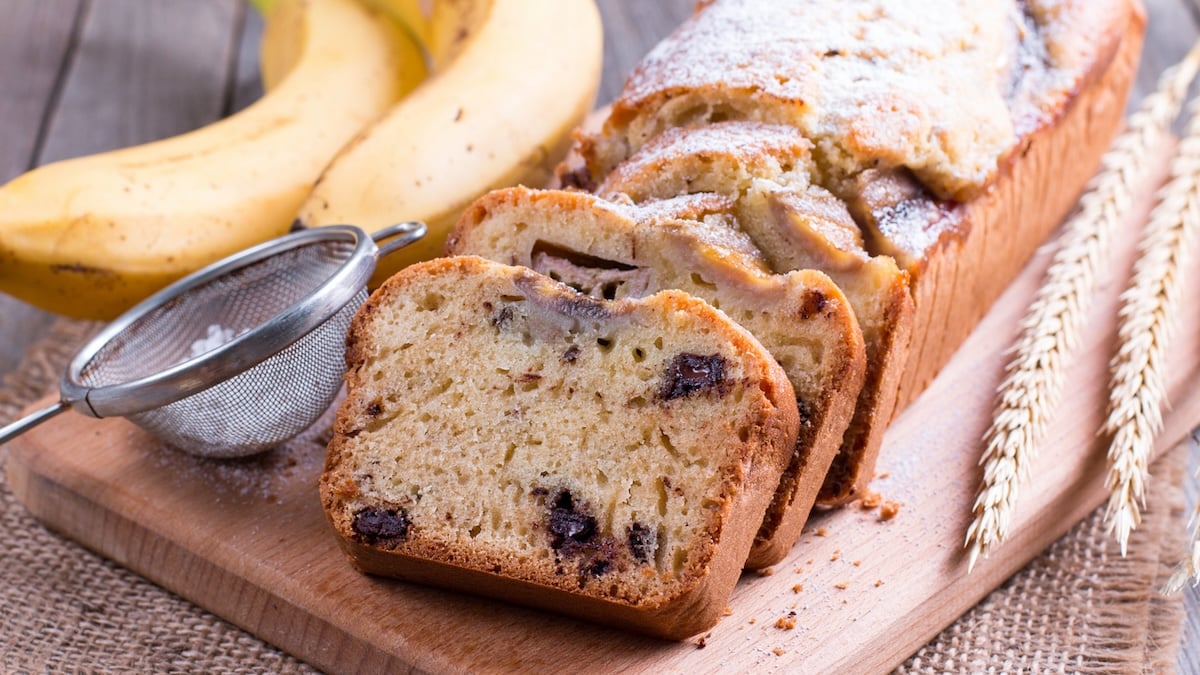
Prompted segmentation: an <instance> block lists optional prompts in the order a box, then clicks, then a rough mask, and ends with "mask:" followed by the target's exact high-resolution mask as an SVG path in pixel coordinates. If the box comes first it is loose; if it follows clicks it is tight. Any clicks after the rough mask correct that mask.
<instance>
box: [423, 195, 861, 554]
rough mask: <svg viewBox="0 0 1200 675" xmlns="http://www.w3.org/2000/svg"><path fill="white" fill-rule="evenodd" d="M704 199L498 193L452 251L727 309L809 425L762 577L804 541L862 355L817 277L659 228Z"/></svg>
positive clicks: (851, 402) (723, 231)
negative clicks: (771, 360) (680, 294)
mask: <svg viewBox="0 0 1200 675" xmlns="http://www.w3.org/2000/svg"><path fill="white" fill-rule="evenodd" d="M698 196H699V195H692V196H684V197H679V198H673V199H665V200H658V201H655V200H649V201H643V202H642V203H643V204H653V205H655V206H654V208H653V209H650V210H647V209H644V208H641V207H639V206H631V205H628V204H614V203H611V202H607V201H604V200H602V199H600V198H599V197H597V196H595V195H591V194H586V193H581V192H564V191H559V190H530V189H527V188H521V187H517V188H509V189H506V190H498V191H493V192H492V193H490V194H488V195H485V196H484V197H482V198H480V199H479V200H478V201H477V202H476V203H475V205H474V207H473V208H471V209H469V210H468V211H467V212H466V214H465V215H464V216H463V217H462V218H461V219H460V220H459V223H458V226H457V227H456V228H455V231H454V233H453V234H452V236H451V237H450V240H449V242H450V243H449V245H448V247H447V249H446V252H447V254H449V255H459V254H473V255H482V256H484V257H488V258H492V259H495V260H500V261H501V262H506V263H510V264H514V265H523V266H526V267H531V268H534V269H537V270H539V271H542V272H544V273H549V274H554V275H558V278H561V279H563V280H564V281H566V282H567V283H569V284H571V285H572V286H574V287H576V288H577V289H578V290H582V291H584V292H593V293H596V294H602V293H604V292H605V291H606V290H607V291H608V292H610V293H611V294H613V295H615V297H628V296H630V295H634V296H636V295H644V294H649V293H653V292H655V291H658V290H661V289H664V288H677V289H681V290H684V291H686V292H688V293H690V294H692V295H695V296H697V297H700V298H702V299H704V300H706V301H708V302H710V303H712V304H713V305H715V306H718V307H720V309H722V310H723V311H724V312H725V313H727V314H728V315H729V316H730V317H731V318H733V319H734V320H736V321H738V322H739V323H741V324H742V326H743V327H745V328H747V329H748V330H750V331H751V332H752V333H753V334H754V335H755V336H756V337H757V338H758V339H759V340H760V341H761V342H762V343H763V345H764V346H765V347H766V348H767V349H768V350H769V351H771V353H772V354H773V355H774V356H775V358H776V359H778V360H780V361H781V362H783V363H784V365H785V370H786V371H787V373H788V376H789V378H790V379H791V381H792V385H793V388H794V389H795V391H796V397H797V402H798V406H799V408H800V410H801V418H802V422H803V423H802V424H801V433H800V436H799V438H798V441H797V445H796V450H795V453H794V454H793V457H792V461H791V463H790V464H789V467H788V469H787V471H786V472H785V474H784V479H783V480H782V481H781V483H780V485H779V489H778V490H777V491H776V496H775V499H774V501H773V503H772V506H771V508H770V509H768V512H767V515H766V517H765V519H764V521H763V525H762V527H761V528H760V530H759V534H758V537H757V540H756V542H755V547H754V549H753V551H752V552H751V555H750V558H749V559H748V561H747V563H746V566H747V567H750V568H759V567H765V566H768V565H772V564H774V563H776V562H778V561H779V560H780V559H782V557H783V556H784V555H785V554H786V553H787V551H788V550H790V549H791V546H792V544H794V543H795V541H796V540H797V539H798V538H799V536H800V531H801V529H802V528H803V526H804V523H805V522H806V520H807V517H808V513H809V511H810V510H811V508H812V506H813V503H814V501H815V499H816V496H817V492H818V491H819V489H820V486H821V483H822V480H823V478H824V476H825V473H826V471H827V470H828V469H829V466H830V464H831V462H832V461H833V458H834V455H835V454H837V452H838V448H839V447H840V446H841V437H842V434H843V432H844V431H845V429H846V427H847V425H848V424H849V423H850V418H851V415H852V414H853V410H854V407H855V400H856V399H857V396H858V393H859V391H860V389H861V387H862V381H863V378H864V377H865V372H866V352H865V349H864V346H863V338H862V333H861V331H860V329H859V326H858V322H857V321H856V320H855V318H854V312H853V310H852V309H851V307H850V304H849V302H848V301H847V300H846V297H845V296H844V295H843V294H842V292H841V290H839V289H838V287H837V286H836V285H834V283H833V281H832V280H830V278H829V277H827V276H826V275H825V274H823V273H822V272H819V271H816V270H796V271H791V272H790V273H787V274H774V273H771V272H770V271H769V270H768V269H767V267H766V261H765V260H764V259H763V256H762V253H761V252H759V251H758V250H757V249H755V248H754V247H753V244H752V242H751V241H750V238H749V237H748V236H746V234H745V233H744V232H741V231H740V230H736V229H731V228H732V225H731V224H726V223H724V222H718V223H716V224H711V223H705V222H699V221H694V220H687V219H679V218H665V219H664V218H660V217H657V216H660V215H661V214H663V213H676V212H679V209H678V208H672V207H670V205H671V204H673V203H676V202H684V203H686V202H687V201H690V200H694V199H695V198H696V197H698ZM718 203H720V202H718ZM725 203H726V206H727V208H728V206H729V205H728V200H725ZM618 267H620V268H623V269H616V268H618Z"/></svg>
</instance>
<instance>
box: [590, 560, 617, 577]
mask: <svg viewBox="0 0 1200 675" xmlns="http://www.w3.org/2000/svg"><path fill="white" fill-rule="evenodd" d="M611 567H612V561H611V560H608V559H605V558H596V559H595V560H593V561H592V562H591V563H589V564H588V566H587V568H586V569H585V570H584V572H585V573H587V574H590V575H592V576H593V577H599V576H601V575H603V574H604V573H605V572H607V571H608V570H609V569H610V568H611Z"/></svg>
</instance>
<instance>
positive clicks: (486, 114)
mask: <svg viewBox="0 0 1200 675" xmlns="http://www.w3.org/2000/svg"><path fill="white" fill-rule="evenodd" d="M427 31H428V33H427V34H428V35H429V43H428V47H429V53H430V57H431V60H432V61H433V64H434V70H433V74H432V76H431V77H430V79H429V80H427V81H426V82H425V83H424V84H422V85H421V86H420V87H418V88H417V89H416V90H415V91H414V92H413V93H412V94H410V95H409V96H408V97H406V98H405V99H404V100H403V101H401V102H399V103H398V104H397V105H396V106H394V107H393V108H392V110H390V111H389V112H388V113H387V114H386V115H385V116H384V117H383V118H382V119H380V120H379V121H378V122H376V123H375V124H373V125H371V126H370V127H368V128H367V129H365V130H364V131H363V132H362V133H361V134H359V136H358V137H357V138H355V139H354V141H352V142H351V143H350V144H349V145H348V146H347V147H346V148H345V149H344V150H343V151H342V152H341V153H339V154H338V156H337V157H336V158H335V159H334V160H333V162H332V163H331V164H330V166H329V168H327V169H326V171H325V172H324V173H323V174H322V176H321V179H320V180H319V181H318V183H317V185H316V186H314V188H313V191H312V193H311V194H310V195H309V197H308V200H307V201H306V202H305V203H304V205H303V207H302V208H301V210H300V216H299V222H300V223H301V224H303V225H305V226H314V227H315V226H320V225H326V224H331V223H353V224H355V225H358V226H360V227H363V228H366V229H367V230H368V231H371V230H375V229H378V228H380V227H382V226H384V225H387V224H389V223H393V222H396V221H397V220H423V221H425V223H426V224H427V225H428V226H429V234H428V235H427V236H426V237H425V238H424V239H423V240H422V241H420V242H418V243H417V244H415V245H413V246H410V247H408V248H405V249H403V250H401V251H398V252H397V253H394V254H392V255H390V256H387V257H386V258H384V259H383V260H381V261H380V265H379V271H378V272H377V274H376V279H377V280H378V279H381V278H383V277H384V276H386V275H389V274H391V273H393V272H395V271H396V270H397V269H399V268H400V267H402V266H404V265H407V264H409V263H412V262H416V261H418V260H423V259H427V258H431V257H435V256H438V255H441V252H442V246H443V244H444V242H445V238H446V234H447V233H448V231H449V229H450V228H451V227H452V226H453V224H454V222H455V220H456V219H457V218H458V216H459V214H460V213H461V211H462V210H463V209H464V208H465V207H466V206H467V205H468V204H469V203H470V202H472V201H473V200H474V199H475V198H476V197H478V196H479V195H480V194H482V193H484V192H486V191H488V190H490V189H492V188H496V187H501V186H506V185H513V184H517V183H524V184H526V185H534V186H541V185H544V184H545V183H546V182H547V181H548V180H549V178H550V176H551V174H552V170H553V166H554V164H555V163H557V161H558V160H559V159H560V158H561V157H562V156H563V155H564V154H565V152H566V150H567V149H568V146H569V144H570V132H571V130H572V129H574V128H575V127H576V126H577V125H578V124H579V123H580V122H581V121H582V120H583V118H584V116H585V115H586V114H587V113H588V112H589V111H590V110H591V108H592V105H593V103H594V101H595V96H596V90H597V88H598V86H599V81H600V66H601V52H602V43H601V37H602V36H601V26H600V17H599V13H598V12H597V10H596V7H595V5H594V4H593V2H592V0H438V1H437V2H435V4H434V5H433V8H432V16H431V17H430V20H429V25H428V27H427Z"/></svg>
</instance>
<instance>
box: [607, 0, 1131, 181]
mask: <svg viewBox="0 0 1200 675" xmlns="http://www.w3.org/2000/svg"><path fill="white" fill-rule="evenodd" d="M1121 1H1123V0H1121ZM1093 4H1099V5H1104V7H1103V8H1100V7H1098V8H1096V11H1095V13H1096V14H1097V15H1099V18H1095V19H1092V18H1088V16H1089V14H1088V12H1090V11H1092V5H1093ZM1084 5H1087V8H1086V9H1087V11H1085V10H1084ZM1114 5H1115V6H1119V2H1118V0H1103V1H1102V2H1100V3H1084V2H1083V1H1082V0H1028V1H1027V2H1018V1H1017V0H922V1H920V2H914V1H912V0H855V1H850V0H843V1H838V2H830V1H828V0H713V1H711V2H708V3H706V4H702V5H701V7H700V8H699V10H698V11H697V13H696V14H695V15H694V16H693V17H692V18H691V19H690V20H689V21H687V22H685V24H684V25H683V26H681V27H680V29H679V30H677V31H676V32H675V33H674V34H673V35H672V36H670V37H669V38H667V39H666V40H664V41H663V42H661V43H660V44H659V45H658V46H657V47H656V48H655V49H654V50H652V51H651V53H650V54H649V55H648V56H647V57H646V58H645V59H644V60H643V62H642V63H641V64H640V66H639V67H638V68H637V70H635V71H634V73H633V74H632V75H631V76H630V78H629V81H628V82H627V84H626V88H625V91H624V92H623V94H622V96H621V97H620V99H619V100H618V101H617V102H616V104H615V106H614V109H613V113H612V116H611V118H610V120H609V123H608V125H607V126H606V129H605V132H604V135H606V136H610V137H613V136H620V137H622V139H621V141H620V142H618V143H617V144H616V145H617V146H623V147H616V148H614V147H612V142H611V140H610V141H603V140H602V141H600V146H601V147H600V152H601V153H602V154H607V155H608V158H607V159H608V160H609V161H610V162H612V163H615V162H614V161H613V160H615V161H620V159H623V157H620V156H619V155H621V154H624V155H625V156H627V155H628V154H629V153H632V152H634V151H636V150H637V149H639V148H640V147H641V145H642V144H644V143H645V142H646V141H648V140H649V139H650V138H651V137H653V136H654V135H656V134H657V133H659V132H660V131H662V129H664V128H667V127H670V126H695V125H698V124H708V123H712V122H716V121H720V120H721V119H748V120H753V121H758V122H766V123H776V124H786V125H789V126H793V127H795V128H797V129H798V130H799V132H800V133H801V134H802V135H803V136H804V137H806V138H808V139H810V140H811V141H812V143H813V145H814V155H815V157H816V159H817V160H818V163H819V164H820V165H821V169H823V170H825V171H828V172H830V173H831V174H832V175H833V177H835V178H836V177H839V176H840V177H845V176H852V175H854V174H856V173H858V172H860V171H862V170H864V169H867V168H873V167H881V166H882V167H892V166H904V167H907V168H909V169H910V170H911V171H912V172H913V173H914V174H915V175H916V176H917V177H918V178H919V179H920V180H921V182H922V183H924V184H925V185H926V186H927V187H929V188H930V189H931V190H932V191H933V192H934V193H935V194H937V195H938V196H939V197H942V198H948V199H965V198H969V197H970V196H973V195H974V194H975V193H977V192H978V191H979V190H980V189H981V188H982V187H984V186H985V185H986V184H987V183H988V182H989V180H990V179H991V178H992V176H993V174H994V173H995V171H996V168H997V166H998V162H999V161H1000V160H1001V158H1003V157H1004V156H1005V155H1006V153H1007V152H1008V151H1009V150H1011V149H1012V148H1013V147H1014V146H1015V143H1016V140H1017V137H1018V133H1019V132H1020V131H1023V129H1022V130H1018V129H1016V128H1015V127H1014V117H1013V115H1012V111H1011V110H1010V105H1011V104H1012V103H1014V102H1015V100H1016V99H1017V98H1020V99H1021V100H1024V101H1027V102H1028V105H1029V106H1031V107H1032V110H1031V111H1030V112H1033V111H1036V110H1038V109H1041V108H1043V106H1042V105H1040V103H1041V102H1042V101H1044V100H1046V99H1047V98H1049V99H1059V98H1061V97H1062V96H1065V95H1066V94H1065V93H1063V92H1066V93H1069V90H1070V89H1071V87H1072V86H1073V84H1074V82H1075V79H1076V78H1077V76H1078V75H1077V73H1079V72H1082V71H1083V70H1084V69H1085V68H1086V65H1087V64H1088V63H1090V61H1091V59H1092V56H1093V55H1092V54H1090V52H1089V51H1088V50H1089V49H1094V47H1090V46H1089V44H1088V43H1087V42H1086V41H1085V40H1083V39H1081V38H1080V37H1078V36H1079V35H1087V33H1081V32H1079V31H1081V30H1084V29H1086V28H1087V26H1091V25H1092V24H1094V23H1098V24H1099V25H1104V24H1103V23H1102V22H1103V21H1104V20H1105V18H1106V17H1105V16H1104V15H1105V13H1106V12H1110V11H1111V9H1112V6H1114ZM1043 24H1045V27H1044V26H1043ZM1068 35H1069V36H1074V37H1071V38H1069V39H1068V38H1066V37H1065V36H1068ZM1043 39H1049V40H1051V41H1052V42H1053V44H1049V45H1041V44H1040V41H1041V40H1043ZM1059 71H1062V72H1061V73H1059ZM1035 73H1036V75H1037V77H1036V78H1032V77H1028V78H1027V77H1026V76H1027V75H1032V74H1035ZM1014 82H1017V83H1018V84H1016V85H1015V86H1014ZM1018 94H1019V96H1018ZM1044 107H1045V109H1050V106H1048V105H1047V106H1044ZM1034 117H1036V115H1034ZM606 143H607V144H608V145H607V146H606Z"/></svg>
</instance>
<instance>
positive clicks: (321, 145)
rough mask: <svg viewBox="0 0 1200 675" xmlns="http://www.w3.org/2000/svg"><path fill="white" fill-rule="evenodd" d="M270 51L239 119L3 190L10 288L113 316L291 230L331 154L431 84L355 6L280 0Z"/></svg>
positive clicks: (388, 25)
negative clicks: (268, 80) (264, 83)
mask: <svg viewBox="0 0 1200 675" xmlns="http://www.w3.org/2000/svg"><path fill="white" fill-rule="evenodd" d="M263 53H264V57H265V59H264V60H271V61H272V63H273V64H274V65H273V67H275V68H276V69H277V70H276V74H277V80H278V81H277V82H274V83H273V84H274V86H273V88H272V89H271V90H270V91H269V92H268V93H267V94H266V95H264V97H263V98H262V99H261V100H259V101H257V102H256V103H254V104H253V105H251V106H250V107H248V108H246V109H245V110H243V111H241V112H240V113H237V114H235V115H233V116H230V117H228V118H226V119H224V120H221V121H218V122H215V123H213V124H211V125H209V126H206V127H204V128H201V129H198V130H196V131H193V132H190V133H187V134H183V135H181V136H177V137H174V138H170V139H166V140H162V141H157V142H154V143H149V144H146V145H141V146H137V147H132V148H126V149H121V150H115V151H112V152H107V153H101V154H98V155H92V156H89V157H81V158H77V159H72V160H66V161H62V162H57V163H54V164H48V165H45V166H43V167H40V168H38V169H35V170H33V171H30V172H29V173H27V174H25V175H23V176H20V177H18V178H16V179H14V180H13V181H11V182H9V183H8V184H6V185H4V186H2V187H0V291H3V292H6V293H10V294H12V295H15V296H17V297H19V298H22V299H24V300H26V301H27V302H31V303H33V304H35V305H38V306H40V307H42V308H44V309H48V310H51V311H54V312H58V313H62V314H68V315H72V316H78V317H84V318H97V319H107V318H112V317H113V316H115V315H117V314H119V313H120V312H122V311H124V310H125V309H127V308H128V307H129V306H131V305H132V304H134V303H135V302H137V301H139V300H141V299H142V298H144V297H146V296H147V295H149V294H150V293H152V292H153V291H155V290H157V289H158V288H161V287H162V286H163V285H165V284H167V283H169V282H170V281H172V280H174V279H176V278H178V277H180V276H183V275H184V274H187V273H188V272H191V271H193V270H195V269H197V268H199V267H201V266H203V265H205V264H207V263H209V262H212V261H213V260H216V259H219V258H221V257H223V256H225V255H228V254H230V253H233V252H235V251H238V250H241V249H243V248H246V247H247V246H250V245H252V244H255V243H257V242H259V241H262V240H264V239H268V238H270V237H273V236H276V235H279V234H283V233H284V232H286V231H287V230H288V228H289V226H291V224H292V222H293V220H294V218H295V215H296V213H297V211H298V210H299V208H300V205H301V204H302V203H303V201H304V199H305V197H306V195H307V193H308V191H309V189H310V187H311V185H312V183H313V181H314V180H316V178H317V176H319V175H320V173H321V171H322V169H323V168H324V167H325V165H326V164H327V163H328V162H329V160H330V158H331V157H333V156H334V154H335V153H337V152H338V150H339V149H340V148H341V147H342V146H343V145H344V144H345V143H346V141H348V140H349V139H350V138H352V137H353V136H354V134H356V133H357V132H358V131H359V130H360V129H362V128H363V127H364V126H365V125H367V124H368V123H369V122H371V121H372V120H374V119H376V118H378V117H379V116H380V115H381V114H382V113H384V112H385V111H387V110H388V109H389V108H390V107H391V106H392V104H393V103H394V102H395V101H396V100H398V99H399V98H400V97H401V96H402V95H403V94H404V93H405V92H407V91H409V90H411V89H413V88H414V87H416V86H417V85H418V84H419V83H420V81H421V80H423V79H424V76H425V59H424V56H423V54H422V52H421V50H420V47H419V46H418V45H417V44H415V43H414V42H413V40H412V39H411V37H410V36H408V35H407V34H406V33H405V32H404V31H403V30H401V29H399V28H398V27H397V26H396V25H395V23H394V22H393V21H392V20H391V19H390V18H388V17H386V16H383V15H381V14H378V13H374V12H372V11H370V10H368V9H367V8H365V7H364V6H362V5H360V4H358V3H356V2H354V0H281V1H280V2H278V3H277V4H276V6H275V7H273V8H272V11H271V13H270V14H269V15H268V17H267V21H266V29H265V35H264V37H263ZM267 55H270V56H267ZM284 73H286V75H285V74H284Z"/></svg>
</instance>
